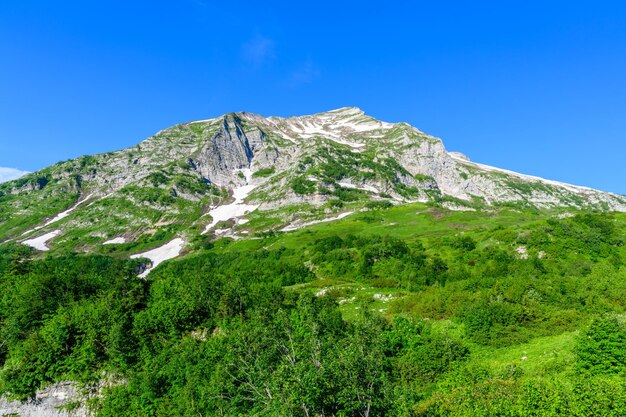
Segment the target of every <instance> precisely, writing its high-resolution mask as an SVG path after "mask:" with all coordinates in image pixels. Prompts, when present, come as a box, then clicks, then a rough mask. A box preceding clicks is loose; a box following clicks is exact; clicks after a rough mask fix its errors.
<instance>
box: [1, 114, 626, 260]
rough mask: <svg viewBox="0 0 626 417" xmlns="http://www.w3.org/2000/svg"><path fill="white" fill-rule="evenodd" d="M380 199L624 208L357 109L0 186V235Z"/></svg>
mask: <svg viewBox="0 0 626 417" xmlns="http://www.w3.org/2000/svg"><path fill="white" fill-rule="evenodd" d="M380 200H386V201H388V202H391V203H392V204H403V203H407V202H412V201H436V202H439V203H446V204H448V205H455V206H457V207H460V206H467V207H469V208H472V207H473V208H476V207H489V206H491V205H502V204H507V205H524V206H535V207H537V208H556V207H570V208H576V209H578V208H593V209H601V210H619V211H626V198H624V197H623V196H619V195H615V194H611V193H605V192H600V191H597V190H592V189H588V188H583V187H576V186H572V185H568V184H562V183H558V182H554V181H549V180H544V179H541V178H535V177H530V176H525V175H522V174H517V173H514V172H510V171H506V170H501V169H497V168H493V167H489V166H485V165H482V164H477V163H473V162H471V161H469V159H468V158H467V157H465V156H463V155H462V154H457V153H451V152H448V151H447V150H446V149H445V147H444V144H443V143H442V141H441V140H439V139H437V138H434V137H432V136H429V135H427V134H425V133H423V132H421V131H419V130H417V129H415V128H413V127H412V126H410V125H408V124H406V123H396V124H391V123H385V122H381V121H379V120H376V119H374V118H372V117H369V116H367V115H365V114H364V113H363V112H362V111H361V110H360V109H357V108H342V109H338V110H333V111H329V112H325V113H319V114H315V115H310V116H301V117H289V118H279V117H269V118H265V117H262V116H259V115H255V114H250V113H230V114H227V115H224V116H221V117H217V118H214V119H208V120H202V121H195V122H190V123H183V124H180V125H176V126H173V127H171V128H168V129H165V130H163V131H161V132H158V133H157V134H155V135H154V136H152V137H150V138H148V139H146V140H145V141H143V142H141V143H139V144H138V145H136V146H134V147H131V148H128V149H124V150H121V151H117V152H110V153H106V154H100V155H93V156H84V157H81V158H78V159H75V160H71V161H65V162H61V163H59V164H56V165H53V166H51V167H49V168H46V169H44V170H42V171H39V172H35V173H32V174H29V175H27V176H25V177H23V178H21V179H19V180H16V181H12V182H8V183H4V184H0V242H1V241H6V240H13V241H17V242H27V243H28V244H30V242H32V241H35V242H36V243H37V245H38V246H35V247H38V248H39V249H42V248H64V247H65V248H73V249H81V250H87V251H90V250H104V249H102V247H103V244H104V243H107V244H109V245H117V246H107V247H106V250H107V251H122V252H125V251H126V252H132V251H133V250H135V251H136V250H138V249H140V248H143V247H145V248H149V247H154V246H156V245H157V244H160V243H165V241H166V240H167V239H171V238H174V237H181V236H182V237H183V238H184V239H185V241H190V240H193V239H194V237H195V236H198V235H201V234H202V233H203V232H206V233H208V234H214V235H217V236H223V235H226V236H232V237H242V236H245V235H246V234H251V233H256V232H263V231H268V230H270V229H275V230H280V229H282V228H284V227H286V226H288V225H289V224H291V223H293V222H294V221H302V220H306V219H307V216H308V217H311V218H312V219H313V220H315V219H317V220H319V219H321V218H323V217H333V216H336V215H337V214H340V213H341V212H346V211H348V210H356V209H360V208H363V207H365V205H366V202H367V201H380ZM476 205H478V206H476ZM59 216H60V217H59ZM218 231H219V232H218ZM50 236H51V237H50ZM111 242H114V243H111ZM121 242H123V243H121ZM133 248H135V249H133Z"/></svg>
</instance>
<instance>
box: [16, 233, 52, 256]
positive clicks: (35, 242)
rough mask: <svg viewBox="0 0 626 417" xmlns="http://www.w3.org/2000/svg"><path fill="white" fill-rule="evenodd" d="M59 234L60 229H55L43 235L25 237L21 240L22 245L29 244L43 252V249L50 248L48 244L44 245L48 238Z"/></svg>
mask: <svg viewBox="0 0 626 417" xmlns="http://www.w3.org/2000/svg"><path fill="white" fill-rule="evenodd" d="M60 234H61V231H60V230H55V231H53V232H50V233H46V234H45V235H41V236H39V237H36V238H33V239H27V240H25V241H23V242H22V243H23V244H24V245H28V246H30V247H32V248H35V249H37V250H40V251H44V252H45V251H48V250H50V248H49V247H48V246H46V243H47V242H48V241H49V240H51V239H53V238H55V237H57V236H58V235H60Z"/></svg>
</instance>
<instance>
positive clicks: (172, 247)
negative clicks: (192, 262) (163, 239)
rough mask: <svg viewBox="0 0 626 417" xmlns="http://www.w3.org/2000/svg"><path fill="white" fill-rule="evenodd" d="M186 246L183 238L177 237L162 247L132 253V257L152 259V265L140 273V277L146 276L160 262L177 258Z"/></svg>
mask: <svg viewBox="0 0 626 417" xmlns="http://www.w3.org/2000/svg"><path fill="white" fill-rule="evenodd" d="M184 247H185V242H184V241H183V240H182V239H181V238H179V237H177V238H176V239H173V240H171V241H169V242H168V243H166V244H165V245H163V246H161V247H158V248H155V249H152V250H149V251H147V252H143V253H137V254H135V255H131V257H130V258H131V259H137V258H148V259H150V261H152V266H151V267H149V268H146V270H145V271H143V272H142V273H141V274H139V275H138V276H139V277H140V278H144V277H146V276H147V275H148V274H149V273H150V271H152V270H153V269H154V268H156V267H157V266H158V265H159V264H161V263H163V262H165V261H167V260H168V259H173V258H176V257H177V256H178V255H180V252H181V251H182V250H183V248H184Z"/></svg>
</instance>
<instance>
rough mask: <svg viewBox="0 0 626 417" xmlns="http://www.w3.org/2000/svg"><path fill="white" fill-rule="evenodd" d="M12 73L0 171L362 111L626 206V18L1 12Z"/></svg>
mask: <svg viewBox="0 0 626 417" xmlns="http://www.w3.org/2000/svg"><path fill="white" fill-rule="evenodd" d="M0 56H1V57H2V61H1V63H2V65H0V167H11V168H19V169H23V170H28V171H33V170H36V169H39V168H42V167H45V166H47V165H50V164H52V163H55V162H58V161H60V160H65V159H69V158H73V157H76V156H79V155H82V154H90V153H97V152H105V151H110V150H115V149H121V148H124V147H127V146H131V145H134V144H136V143H137V142H139V141H140V140H142V139H144V138H145V137H147V136H149V135H151V134H152V133H154V132H156V131H158V130H160V129H162V128H164V127H167V126H170V125H172V124H175V123H180V122H184V121H189V120H194V119H204V118H208V117H214V116H216V115H220V114H223V113H227V112H230V111H241V110H245V111H250V112H255V113H260V114H263V115H266V116H269V115H279V116H288V115H300V114H310V113H314V112H319V111H324V110H329V109H333V108H337V107H342V106H358V107H360V108H362V109H363V110H365V111H366V113H368V114H370V115H372V116H375V117H377V118H380V119H382V120H385V121H392V122H393V121H406V122H409V123H411V124H412V125H414V126H416V127H418V128H419V129H421V130H423V131H425V132H427V133H430V134H432V135H435V136H437V137H441V138H442V139H443V140H444V143H445V145H446V147H447V148H448V149H449V150H454V151H460V152H463V153H465V154H467V155H468V156H469V157H470V158H471V159H472V160H474V161H477V162H481V163H486V164H490V165H495V166H498V167H502V168H507V169H512V170H516V171H520V172H523V173H527V174H532V175H539V176H542V177H546V178H550V179H556V180H561V181H566V182H571V183H575V184H580V185H586V186H591V187H595V188H599V189H603V190H609V191H614V192H619V193H624V194H626V183H625V181H624V179H625V178H626V175H625V174H624V171H623V170H622V162H623V160H624V157H625V156H626V2H617V1H597V0H596V1H593V2H592V1H588V2H587V1H578V2H577V1H567V2H566V1H550V2H547V1H532V0H530V1H529V0H526V1H507V2H502V1H492V2H481V1H471V2H470V1H463V2H461V1H458V2H455V1H428V2H422V1H387V2H362V1H361V2H356V1H342V2H337V1H334V2H330V1H328V2H327V1H317V2H305V3H295V2H286V1H285V2H282V1H274V2H272V1H265V2H258V1H255V2H246V1H240V2H224V1H219V2H217V1H215V2H214V1H208V0H178V1H158V0H156V1H154V0H153V1H140V0H137V1H132V0H126V1H119V0H109V1H106V2H104V1H82V0H81V1H76V0H66V1H62V2H61V1H58V2H57V1H55V2H52V1H31V0H4V1H2V2H1V3H0Z"/></svg>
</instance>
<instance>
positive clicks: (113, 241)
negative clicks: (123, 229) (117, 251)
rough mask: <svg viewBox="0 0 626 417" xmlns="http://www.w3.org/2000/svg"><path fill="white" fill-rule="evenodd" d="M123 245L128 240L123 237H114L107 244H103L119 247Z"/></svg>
mask: <svg viewBox="0 0 626 417" xmlns="http://www.w3.org/2000/svg"><path fill="white" fill-rule="evenodd" d="M121 243H126V239H124V238H123V237H114V238H113V239H109V240H107V241H106V242H102V244H103V245H119V244H121Z"/></svg>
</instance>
